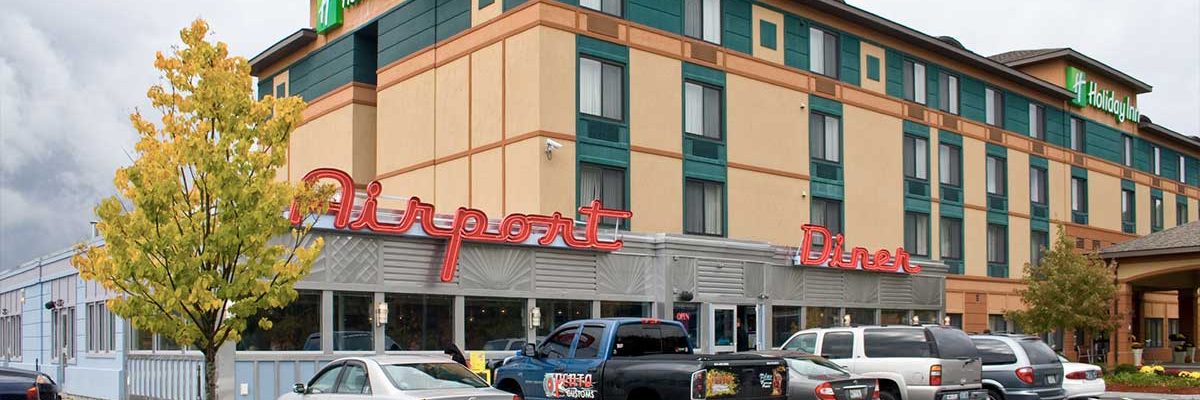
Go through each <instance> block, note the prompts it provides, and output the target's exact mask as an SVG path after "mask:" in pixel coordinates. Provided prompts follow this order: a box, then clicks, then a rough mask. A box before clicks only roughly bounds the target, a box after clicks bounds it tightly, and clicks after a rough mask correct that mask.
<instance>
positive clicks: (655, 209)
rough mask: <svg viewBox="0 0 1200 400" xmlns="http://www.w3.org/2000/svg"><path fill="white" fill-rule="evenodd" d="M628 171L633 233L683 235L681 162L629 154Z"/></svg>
mask: <svg viewBox="0 0 1200 400" xmlns="http://www.w3.org/2000/svg"><path fill="white" fill-rule="evenodd" d="M629 171H630V173H629V206H630V208H629V210H630V211H632V212H633V219H632V220H631V221H630V224H631V225H632V229H634V230H637V231H638V232H680V231H682V230H683V161H681V160H679V159H677V158H670V157H663V156H658V155H654V154H646V153H640V152H636V151H635V152H631V153H630V154H629ZM730 194H731V195H732V193H730ZM732 216H733V213H732V212H731V213H730V217H731V218H732Z"/></svg>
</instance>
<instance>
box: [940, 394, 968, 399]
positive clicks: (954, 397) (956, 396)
mask: <svg viewBox="0 0 1200 400" xmlns="http://www.w3.org/2000/svg"><path fill="white" fill-rule="evenodd" d="M966 397H967V396H963V398H966ZM942 400H958V393H946V395H945V396H942Z"/></svg>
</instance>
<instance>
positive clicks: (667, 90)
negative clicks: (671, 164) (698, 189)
mask: <svg viewBox="0 0 1200 400" xmlns="http://www.w3.org/2000/svg"><path fill="white" fill-rule="evenodd" d="M682 69H683V64H682V63H680V62H679V61H678V60H673V59H670V58H667V57H663V56H660V55H657V54H654V53H649V52H645V51H640V50H635V49H630V50H629V144H630V145H633V146H642V147H649V148H653V149H658V150H665V151H670V152H674V153H678V152H680V151H681V150H680V148H681V147H682V142H683V139H682V138H681V136H680V135H681V134H682V133H683V126H682V125H683V93H682V92H683V75H682V74H683V72H682ZM680 176H682V175H680ZM634 218H638V217H636V213H635V217H634Z"/></svg>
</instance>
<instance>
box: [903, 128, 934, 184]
mask: <svg viewBox="0 0 1200 400" xmlns="http://www.w3.org/2000/svg"><path fill="white" fill-rule="evenodd" d="M928 158H929V140H927V139H925V138H921V137H916V136H909V135H904V177H906V178H911V179H919V180H922V181H924V180H928V179H929V160H928Z"/></svg>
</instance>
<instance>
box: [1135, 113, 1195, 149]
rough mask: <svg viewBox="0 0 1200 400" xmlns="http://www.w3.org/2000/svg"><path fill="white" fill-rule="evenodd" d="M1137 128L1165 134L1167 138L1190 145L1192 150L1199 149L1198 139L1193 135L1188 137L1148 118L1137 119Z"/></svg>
mask: <svg viewBox="0 0 1200 400" xmlns="http://www.w3.org/2000/svg"><path fill="white" fill-rule="evenodd" d="M1138 129H1139V130H1140V129H1145V130H1148V131H1151V132H1154V133H1157V134H1160V135H1163V136H1166V137H1168V138H1171V139H1175V140H1176V141H1178V142H1180V143H1183V144H1185V145H1188V146H1191V147H1192V149H1193V150H1196V151H1200V139H1196V138H1194V137H1190V136H1188V135H1185V134H1182V133H1179V132H1175V131H1173V130H1171V129H1170V128H1167V127H1165V126H1162V125H1159V124H1156V123H1154V122H1153V121H1149V120H1143V121H1138Z"/></svg>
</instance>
